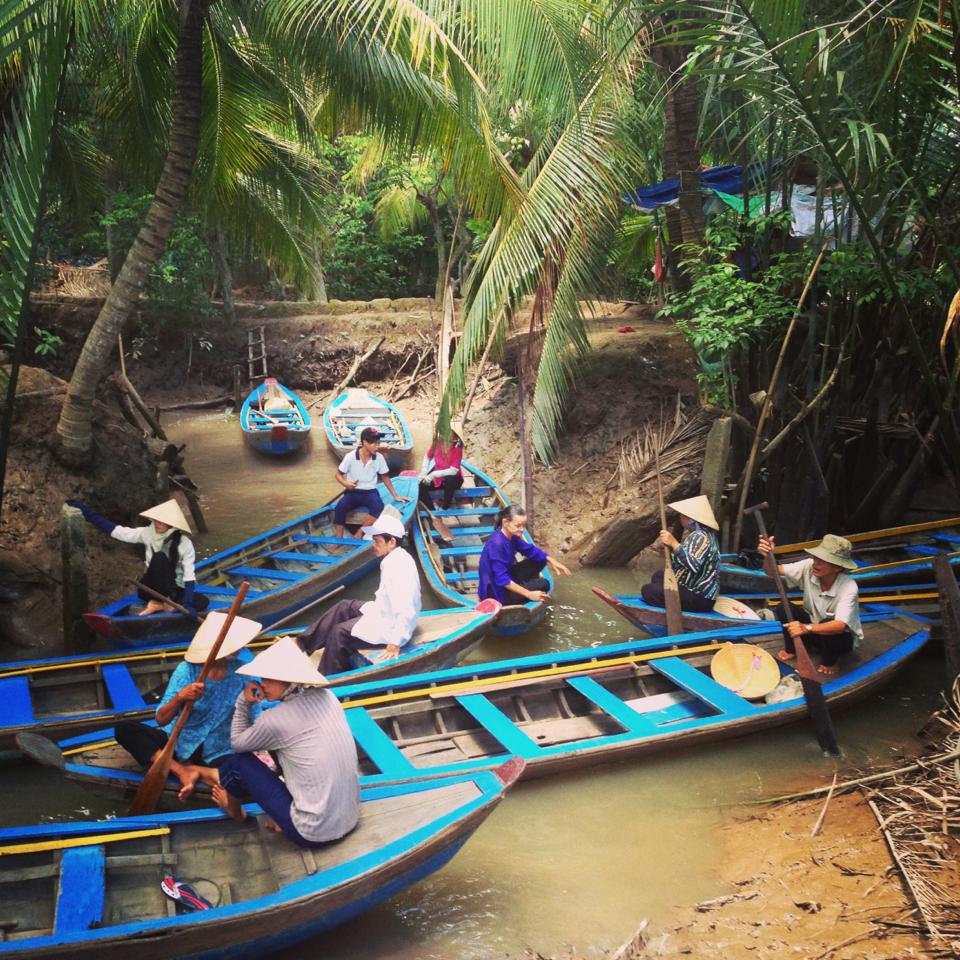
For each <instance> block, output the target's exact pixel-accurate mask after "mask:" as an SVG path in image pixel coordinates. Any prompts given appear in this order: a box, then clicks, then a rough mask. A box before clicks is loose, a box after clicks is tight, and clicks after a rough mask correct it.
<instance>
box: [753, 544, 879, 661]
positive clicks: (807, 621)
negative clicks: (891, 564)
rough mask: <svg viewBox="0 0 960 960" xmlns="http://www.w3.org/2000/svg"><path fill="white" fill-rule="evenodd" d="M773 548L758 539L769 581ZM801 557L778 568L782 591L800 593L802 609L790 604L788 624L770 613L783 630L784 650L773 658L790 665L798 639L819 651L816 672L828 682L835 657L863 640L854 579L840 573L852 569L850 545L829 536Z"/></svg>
mask: <svg viewBox="0 0 960 960" xmlns="http://www.w3.org/2000/svg"><path fill="white" fill-rule="evenodd" d="M773 548H774V539H773V537H770V538H767V539H765V538H763V537H761V538H760V544H759V550H760V553H761V555H762V556H763V566H764V569H765V570H766V572H767V574H768V575H769V576H771V577H772V576H773V564H774V554H773ZM804 552H805V553H809V554H810V559H808V560H798V561H797V562H796V563H782V564H778V565H777V569H778V570H779V571H780V576H781V577H783V580H784V584H785V585H786V586H787V587H792V588H793V589H794V590H797V589H801V590H803V606H802V607H800V606H798V605H797V604H795V603H792V604H791V605H790V607H791V615H792V616H793V619H792V620H789V621H786V614H785V613H784V612H783V611H782V610H781V608H780V606H779V605H778V606H777V608H776V610H775V613H776V616H777V619H778V620H780V621H781V622H783V631H784V649H783V650H782V651H781V652H780V653H779V654H778V655H777V656H778V657H779V658H780V659H781V660H783V661H785V662H787V663H789V662H791V661H793V660H795V659H796V653H795V649H794V647H795V645H794V640H795V639H796V638H797V637H800V638H802V639H803V642H804V644H807V645H809V646H810V647H811V648H812V649H814V650H818V651H819V652H820V657H821V660H822V662H821V664H820V666H819V667H818V668H817V669H818V671H819V672H820V673H823V674H826V675H827V676H829V677H833V676H836V675H837V673H838V672H839V667H838V666H837V661H838V660H839V659H840V657H842V656H843V655H844V654H846V653H849V652H850V651H851V650H853V649H854V648H855V647H856V646H857V644H858V643H859V642H860V641H861V640H862V639H863V628H862V627H861V625H860V598H859V593H860V591H859V588H858V587H857V582H856V580H854V579H853V578H852V577H850V576H848V575H847V574H846V573H845V572H844V571H845V570H856V568H857V565H856V563H854V561H853V559H852V556H851V555H852V553H853V546H852V544H851V543H850V541H849V540H847V539H845V538H844V537H838V536H835V535H834V534H832V533H828V534H827V535H826V536H825V537H824V538H823V540H821V541H820V543H819V544H817V546H815V547H810V548H809V549H808V550H806V551H804ZM784 621H786V622H784Z"/></svg>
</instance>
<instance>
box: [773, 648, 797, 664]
mask: <svg viewBox="0 0 960 960" xmlns="http://www.w3.org/2000/svg"><path fill="white" fill-rule="evenodd" d="M777 659H778V660H782V661H783V662H784V663H793V661H794V660H796V659H797V655H796V654H795V653H790V652H789V651H788V650H781V651H780V652H779V653H778V654H777Z"/></svg>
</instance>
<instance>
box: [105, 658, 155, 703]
mask: <svg viewBox="0 0 960 960" xmlns="http://www.w3.org/2000/svg"><path fill="white" fill-rule="evenodd" d="M100 673H101V675H102V676H103V682H104V684H106V687H107V693H109V694H110V701H111V703H113V706H114V708H115V709H117V710H124V711H126V710H145V709H147V704H146V702H145V701H144V699H143V696H142V695H141V693H140V691H139V690H138V689H137V685H136V683H135V682H134V679H133V677H132V676H131V674H130V671H129V670H128V669H127V666H126V664H124V663H105V664H103V666H102V667H101V668H100Z"/></svg>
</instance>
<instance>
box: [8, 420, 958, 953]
mask: <svg viewBox="0 0 960 960" xmlns="http://www.w3.org/2000/svg"><path fill="white" fill-rule="evenodd" d="M170 432H171V436H172V437H174V438H175V439H176V440H177V442H184V441H187V442H189V444H190V446H189V449H190V470H191V474H192V476H193V478H194V479H195V480H196V482H197V483H198V484H199V485H200V486H201V489H202V491H203V507H204V511H205V513H206V516H207V520H208V523H209V524H210V528H211V531H212V532H211V533H210V534H208V535H207V536H205V537H203V538H201V540H200V543H199V548H200V551H201V553H202V554H205V555H209V554H210V553H212V552H214V551H216V550H218V549H221V548H222V547H225V546H228V545H230V544H231V543H235V542H236V541H238V540H240V539H243V538H245V537H247V536H251V535H253V534H255V533H258V532H260V531H262V530H264V529H266V528H268V527H270V526H274V525H276V524H278V523H281V522H284V521H286V520H288V519H290V518H292V517H294V516H298V515H300V514H302V513H306V512H309V511H310V510H313V509H316V507H317V506H318V505H319V504H320V503H321V502H323V501H325V500H326V499H328V498H329V497H330V496H332V495H333V494H334V493H336V492H337V485H336V481H335V480H334V479H333V472H334V470H335V466H336V463H335V459H334V457H333V456H332V455H331V454H330V453H329V451H328V450H327V449H326V448H325V446H324V442H323V436H322V434H320V433H318V434H317V436H315V437H314V439H313V446H312V448H311V449H308V450H306V451H304V452H303V453H302V454H300V455H298V456H296V457H295V458H292V459H290V460H289V461H286V460H278V461H274V460H272V459H271V460H266V459H265V458H264V457H262V456H260V455H257V454H255V453H254V452H253V451H251V450H248V449H246V448H245V447H243V445H242V443H240V442H239V437H238V434H239V426H238V425H237V424H236V423H235V422H233V423H230V422H228V421H226V420H224V418H223V417H222V415H217V416H212V415H203V416H192V417H189V418H185V419H183V420H181V421H179V422H178V423H176V424H174V425H172V426H171V427H170ZM594 584H601V585H603V586H604V587H605V588H606V589H608V590H610V591H611V592H635V591H636V590H637V588H638V586H639V580H638V577H637V575H636V574H634V573H632V572H630V571H626V570H622V569H617V570H599V569H594V570H578V571H576V572H575V574H574V576H572V577H570V578H562V579H561V581H560V583H559V585H558V589H557V596H556V601H555V603H554V604H553V607H552V610H551V613H550V616H549V617H548V619H547V621H546V622H545V623H544V624H543V625H542V626H541V627H539V628H538V629H536V630H534V631H531V632H530V633H528V634H526V635H523V636H519V637H510V638H489V639H487V640H485V641H484V643H483V644H482V645H481V647H480V648H479V650H478V651H477V653H476V654H475V655H474V659H494V658H503V657H512V656H521V655H524V654H528V653H536V652H540V651H551V650H565V649H570V648H572V647H576V646H583V645H588V644H592V645H599V644H602V643H613V642H618V641H621V640H626V639H629V638H630V636H631V629H630V627H629V626H628V625H627V624H626V623H625V622H623V621H621V620H620V619H619V618H617V617H616V616H615V615H614V614H613V612H612V611H610V610H609V608H607V607H605V606H604V605H603V604H601V603H600V601H599V600H597V599H596V598H595V597H594V596H593V595H592V593H591V592H590V587H591V586H592V585H594ZM375 588H376V577H375V576H374V577H368V578H366V579H364V580H363V581H361V582H359V583H358V584H356V585H354V586H353V587H352V588H351V590H350V594H351V595H355V596H370V595H371V594H372V592H373V591H374V590H375ZM424 599H425V600H427V599H428V594H427V592H426V591H425V593H424ZM941 674H942V665H941V662H940V661H939V659H938V658H937V657H935V656H932V655H931V656H924V657H921V658H919V659H917V660H916V661H914V662H913V663H912V664H911V665H910V666H909V667H908V668H907V669H906V670H905V671H904V672H903V673H902V674H901V675H900V676H899V677H898V678H897V680H896V681H895V683H894V684H893V685H891V686H889V687H887V688H886V689H885V690H884V691H882V692H881V693H880V694H879V695H877V696H876V697H875V698H873V699H872V700H871V701H870V702H868V703H865V704H862V705H860V706H858V707H855V708H854V709H853V710H851V711H849V712H847V713H844V714H840V715H839V716H838V717H837V718H836V726H837V732H838V735H839V738H840V742H841V744H842V745H843V748H844V751H845V756H844V758H843V761H842V768H841V769H842V771H843V772H842V773H841V776H843V775H844V774H845V773H846V772H850V771H853V770H855V769H857V768H858V767H861V766H864V765H867V764H868V763H886V762H889V761H892V760H895V759H896V758H898V757H899V756H900V755H901V754H902V753H904V752H907V753H909V752H911V751H912V750H913V749H915V747H916V743H915V741H914V740H913V739H912V734H913V732H914V731H915V730H916V729H918V728H919V726H920V725H921V724H922V723H923V721H924V720H925V719H926V717H927V716H928V714H929V712H930V710H931V709H933V708H934V707H935V706H936V703H937V697H938V694H937V692H936V691H937V689H938V685H939V683H940V680H941ZM833 770H834V766H833V763H832V762H831V761H829V760H827V759H824V757H823V756H822V755H821V754H820V752H819V750H818V749H817V747H816V743H815V741H814V740H813V737H812V735H811V733H810V731H809V729H808V728H807V726H806V725H804V724H798V725H796V726H794V727H791V728H787V729H783V730H774V731H769V732H766V733H764V734H761V735H759V736H755V737H752V738H747V739H744V740H740V741H731V742H726V743H721V744H716V745H712V746H709V747H706V748H702V749H694V750H687V751H678V752H676V753H674V754H665V755H662V756H657V757H653V758H651V759H649V760H646V761H644V762H637V763H624V764H619V765H611V766H605V767H598V768H596V769H594V770H589V771H585V772H581V773H578V774H576V775H571V776H566V777H560V778H555V779H552V780H545V781H542V782H533V783H529V784H523V785H521V786H520V787H519V788H517V789H515V790H514V792H513V793H511V795H510V797H509V798H508V800H507V801H506V802H505V803H504V804H503V805H502V806H501V807H500V808H499V809H498V810H497V811H496V812H495V813H494V815H493V816H492V817H491V819H490V820H489V821H488V822H487V823H486V824H485V825H484V826H483V827H482V828H481V829H480V830H479V831H478V833H477V834H476V835H475V836H474V837H473V838H472V839H471V840H470V842H469V843H467V845H466V846H465V847H464V848H463V850H462V851H461V852H460V853H459V854H458V855H457V856H456V857H455V858H454V859H453V861H452V862H451V863H450V864H449V865H448V866H447V867H445V868H444V869H443V870H442V871H440V872H439V873H438V874H436V875H434V876H432V877H430V878H428V879H427V880H425V881H424V882H422V883H420V884H417V885H416V886H415V887H413V888H411V889H410V890H408V891H406V892H405V893H403V894H401V895H400V896H398V897H396V898H394V899H393V900H391V901H389V902H388V903H386V904H384V905H383V906H381V907H379V908H377V909H376V910H373V911H371V912H369V913H366V914H364V915H363V916H361V917H359V918H357V919H356V920H354V921H352V922H351V923H348V924H346V925H344V926H342V927H340V928H338V929H337V930H335V931H332V932H331V933H329V934H327V935H325V936H323V937H320V938H317V939H316V940H314V941H312V942H310V943H307V944H304V945H302V946H300V947H298V948H297V949H295V950H291V951H288V952H286V953H285V954H283V956H285V957H287V958H289V960H293V958H295V957H296V958H301V957H308V958H312V957H316V958H320V957H323V958H324V960H348V958H351V960H373V958H390V960H414V958H416V960H433V958H437V960H441V958H442V960H446V958H451V957H458V958H462V960H473V958H476V960H480V958H489V957H494V956H504V955H509V956H516V955H519V954H521V953H522V952H523V950H524V949H526V948H531V949H534V950H539V951H541V952H542V953H544V954H546V955H557V954H563V953H564V952H568V951H569V946H568V945H573V946H574V947H575V948H576V951H577V953H578V955H582V956H584V957H600V956H602V955H603V952H604V951H605V950H607V949H609V948H612V947H615V946H617V945H619V944H620V943H622V942H623V941H624V940H625V939H626V938H627V937H629V936H630V935H631V934H632V933H633V932H634V930H635V929H636V927H637V924H638V923H639V921H640V920H641V919H642V918H643V917H651V918H656V917H657V916H659V915H660V914H662V913H663V911H664V910H665V909H666V908H668V907H669V906H671V905H672V904H674V903H675V902H678V901H682V902H690V901H695V900H698V899H704V898H707V897H710V896H715V895H716V894H717V892H719V891H718V887H717V880H716V876H717V868H718V866H719V864H718V861H717V856H718V854H717V853H716V851H715V848H714V845H713V843H712V842H711V840H712V835H713V833H714V831H715V830H716V828H717V826H718V825H719V824H720V823H721V822H722V821H723V820H724V818H727V817H732V816H735V815H736V814H737V812H738V811H737V808H736V806H734V805H735V804H738V803H742V802H749V801H753V800H758V799H761V798H764V797H769V796H774V795H777V794H780V793H786V792H790V791H793V790H799V789H803V788H804V787H807V786H811V785H819V784H821V783H825V782H827V783H828V782H829V781H830V779H831V777H832V775H833ZM0 780H2V791H0V795H2V805H0V819H2V822H3V823H5V824H14V823H26V822H30V821H32V820H35V819H36V805H37V798H38V797H42V798H43V810H44V815H43V819H44V820H46V821H49V820H54V819H63V818H65V817H93V816H105V815H110V814H113V813H119V812H122V811H118V810H115V809H114V807H113V806H111V805H110V804H107V803H105V802H103V801H100V800H98V799H97V798H95V797H91V795H89V794H87V793H86V792H84V791H82V790H80V789H79V788H77V787H72V786H70V785H65V784H64V783H63V782H62V781H61V780H60V778H59V777H58V776H57V775H56V774H55V773H54V772H53V771H48V770H38V769H36V768H35V767H33V766H32V765H30V764H27V763H25V762H13V763H8V764H5V765H3V767H2V768H0ZM251 868H252V869H256V865H255V864H253V865H251Z"/></svg>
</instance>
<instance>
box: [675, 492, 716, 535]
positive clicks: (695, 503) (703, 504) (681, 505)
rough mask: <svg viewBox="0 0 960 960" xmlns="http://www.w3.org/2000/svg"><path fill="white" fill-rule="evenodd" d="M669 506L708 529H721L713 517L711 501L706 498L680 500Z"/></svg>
mask: <svg viewBox="0 0 960 960" xmlns="http://www.w3.org/2000/svg"><path fill="white" fill-rule="evenodd" d="M667 506H668V507H670V508H671V509H673V510H676V511H677V513H682V514H683V515H684V516H685V517H689V518H690V519H691V520H696V521H697V523H702V524H703V525H704V526H706V527H713V529H714V530H719V529H720V524H719V523H717V518H716V517H715V516H714V515H713V507H711V506H710V501H709V500H708V499H707V498H706V497H705V496H699V497H690V499H689V500H678V501H677V502H676V503H668V504H667Z"/></svg>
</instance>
